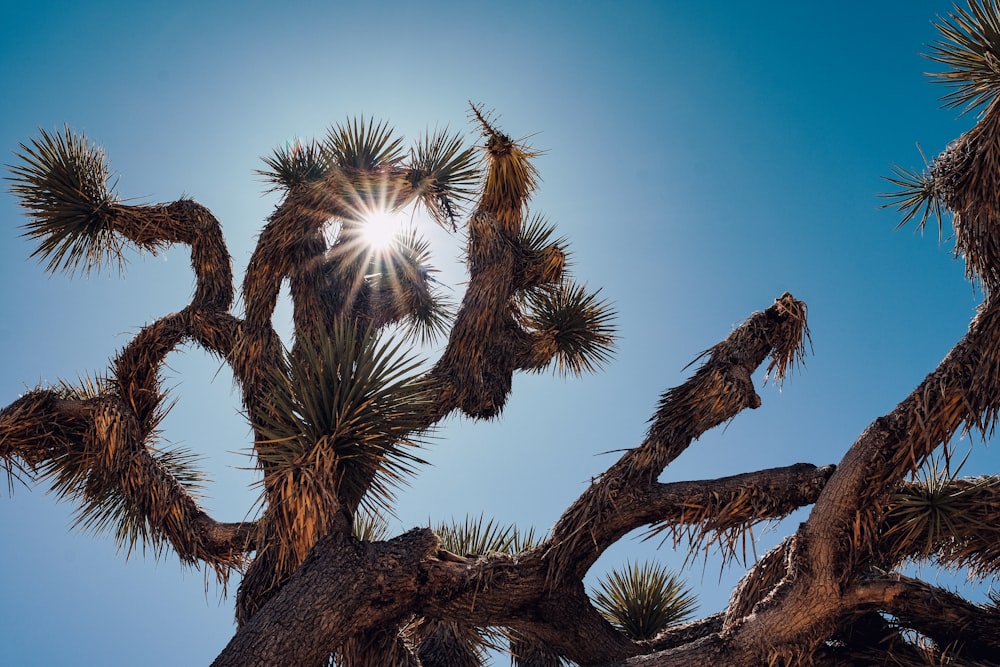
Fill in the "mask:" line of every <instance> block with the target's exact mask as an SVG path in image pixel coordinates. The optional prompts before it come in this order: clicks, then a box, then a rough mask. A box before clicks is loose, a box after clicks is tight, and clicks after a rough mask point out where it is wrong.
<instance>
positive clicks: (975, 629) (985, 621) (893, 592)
mask: <svg viewBox="0 0 1000 667" xmlns="http://www.w3.org/2000/svg"><path fill="white" fill-rule="evenodd" d="M855 595H856V596H857V597H858V599H859V600H862V601H864V602H867V603H868V604H872V605H873V606H875V607H876V608H877V609H879V610H881V611H885V612H888V613H889V614H892V615H893V616H894V617H895V618H896V620H897V621H898V623H899V624H900V625H902V626H904V627H907V628H911V629H913V630H916V631H917V632H919V633H920V634H922V635H924V636H926V637H930V638H931V639H933V640H934V641H936V642H937V643H938V644H939V645H940V646H942V647H944V646H952V648H951V649H950V650H949V652H953V653H955V654H957V655H959V656H961V657H964V658H972V659H977V658H978V659H991V660H996V658H997V656H998V655H1000V610H998V609H997V608H996V607H983V606H980V605H976V604H973V603H971V602H969V601H968V600H966V599H964V598H962V597H960V596H958V595H956V594H954V593H952V592H950V591H947V590H945V589H943V588H939V587H937V586H931V585H930V584H928V583H925V582H923V581H920V580H917V579H911V578H909V577H904V576H901V575H893V576H885V577H867V578H866V579H865V581H864V583H863V584H862V585H861V586H859V587H858V589H857V591H856V592H855Z"/></svg>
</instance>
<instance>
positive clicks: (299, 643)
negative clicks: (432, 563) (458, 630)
mask: <svg viewBox="0 0 1000 667" xmlns="http://www.w3.org/2000/svg"><path fill="white" fill-rule="evenodd" d="M437 549H438V539H437V536H436V535H434V533H432V532H431V531H430V530H428V529H415V530H412V531H410V532H408V533H406V534H404V535H401V536H399V537H396V538H394V539H392V540H390V541H388V542H379V543H372V542H359V541H357V540H355V539H354V538H352V537H350V536H347V535H344V534H342V533H338V532H333V533H330V534H328V535H327V536H326V537H324V538H323V539H321V540H320V541H319V542H318V543H317V545H316V547H315V548H314V549H313V551H312V553H311V554H310V556H309V557H308V558H307V559H306V560H305V562H304V563H303V564H302V566H301V567H300V568H299V570H298V571H297V572H296V573H295V575H293V576H292V578H291V579H289V580H288V582H287V583H286V584H285V585H284V586H283V587H282V588H281V590H280V591H279V592H278V593H276V594H275V595H274V596H273V597H272V598H271V599H270V600H269V601H268V602H267V604H266V605H265V606H264V607H263V608H262V609H261V610H260V611H259V612H258V613H256V614H255V615H254V616H253V617H251V618H250V620H249V621H247V622H246V623H245V624H244V625H243V626H242V627H241V628H240V630H239V632H237V633H236V635H235V636H234V637H233V638H232V640H230V642H229V644H228V645H227V646H226V648H225V649H224V650H223V651H222V653H221V654H220V655H219V657H218V658H216V660H215V662H213V663H212V664H213V665H214V666H215V667H226V666H227V665H232V666H233V667H255V666H256V667H267V666H270V665H279V664H283V665H302V666H304V667H308V666H309V665H325V664H326V661H327V658H328V657H329V656H330V655H331V654H332V653H334V651H335V650H336V649H337V648H338V647H339V646H341V645H342V644H343V643H344V642H345V641H346V640H347V639H348V638H349V637H352V636H354V635H357V634H358V633H359V632H362V631H365V630H367V629H370V628H377V627H380V626H386V625H392V624H394V623H397V622H398V621H399V619H400V618H401V617H402V616H404V615H405V614H406V611H407V610H409V609H412V608H414V607H415V606H416V603H417V600H418V595H419V593H420V571H421V568H420V562H421V561H422V560H423V559H424V558H425V557H427V556H428V555H429V554H431V553H434V552H436V551H437Z"/></svg>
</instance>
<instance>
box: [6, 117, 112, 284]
mask: <svg viewBox="0 0 1000 667" xmlns="http://www.w3.org/2000/svg"><path fill="white" fill-rule="evenodd" d="M20 146H21V149H20V151H19V152H16V153H15V155H16V156H17V158H18V159H19V160H20V164H16V165H8V168H9V170H10V173H11V176H9V177H8V180H10V181H11V182H12V183H13V185H12V186H11V190H12V191H13V192H14V194H15V195H16V196H17V197H18V199H19V200H20V203H21V206H23V207H24V208H26V209H28V212H29V213H28V215H29V216H30V218H31V220H30V222H28V223H27V224H26V225H24V229H25V232H24V235H25V236H27V237H29V238H31V239H32V240H34V241H37V242H38V247H37V248H36V249H35V251H34V252H33V253H32V254H31V256H32V257H37V258H38V259H40V260H43V261H45V262H46V265H45V268H46V270H47V271H49V272H52V273H55V272H56V271H66V272H67V273H70V274H72V273H74V272H75V271H76V270H77V269H82V270H83V272H85V273H89V272H90V271H91V270H92V269H95V268H97V267H99V266H100V265H101V264H103V263H105V262H110V263H113V264H115V265H116V266H118V267H119V268H120V267H121V262H122V257H121V250H122V239H121V238H119V237H117V236H116V235H115V233H114V231H113V229H112V224H111V217H110V209H111V208H112V207H114V206H115V205H116V204H117V203H118V200H117V198H116V197H115V195H114V193H113V185H109V181H110V179H111V171H110V167H109V166H108V161H107V158H106V157H105V155H104V151H103V150H102V149H101V148H100V147H98V146H95V145H92V144H91V143H90V142H89V141H88V140H87V138H86V136H85V135H83V134H76V133H74V132H73V131H72V130H70V128H69V127H64V128H63V131H62V132H61V133H59V132H57V133H54V134H50V133H48V132H46V131H45V130H41V129H40V130H39V136H38V137H37V138H34V139H31V140H30V143H29V144H21V145H20Z"/></svg>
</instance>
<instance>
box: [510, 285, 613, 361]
mask: <svg viewBox="0 0 1000 667" xmlns="http://www.w3.org/2000/svg"><path fill="white" fill-rule="evenodd" d="M599 295H600V290H597V291H595V292H589V291H587V288H586V286H584V285H577V284H573V283H563V284H561V285H559V286H558V287H557V288H555V289H547V290H537V291H535V292H533V293H531V294H530V295H529V296H528V307H529V310H530V316H529V318H528V319H529V323H530V325H531V327H532V328H533V329H535V330H536V331H538V332H541V333H543V334H545V335H548V336H551V337H552V340H553V341H554V342H555V347H556V355H555V364H556V368H557V370H558V372H560V373H562V374H573V375H580V374H581V373H583V372H585V371H586V372H595V371H597V370H598V369H600V368H601V367H602V366H603V365H604V364H606V363H607V362H608V361H610V360H611V355H612V353H613V350H614V344H615V339H616V331H617V328H616V327H615V325H614V319H615V315H616V313H615V311H614V309H613V308H611V306H610V304H609V303H608V302H607V301H604V300H602V299H600V298H599Z"/></svg>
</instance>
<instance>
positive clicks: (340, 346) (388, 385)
mask: <svg viewBox="0 0 1000 667" xmlns="http://www.w3.org/2000/svg"><path fill="white" fill-rule="evenodd" d="M419 365H420V364H419V362H417V361H415V360H414V359H413V358H412V357H407V356H404V355H401V354H400V345H399V344H394V343H393V342H392V341H390V342H388V343H380V342H378V341H377V339H376V337H375V334H374V332H372V331H367V332H366V331H358V330H356V329H355V328H354V327H352V326H349V325H343V326H338V327H335V329H334V333H333V335H331V336H325V335H321V334H317V336H316V338H315V339H305V340H300V341H298V343H297V345H296V348H295V350H294V351H293V353H292V354H290V355H289V358H288V375H287V376H285V375H277V376H275V377H274V378H273V387H272V390H271V393H270V396H269V400H268V401H267V403H268V405H269V408H270V409H269V411H268V412H267V413H266V414H260V415H257V416H256V417H255V419H254V422H255V425H256V427H257V428H258V430H259V432H260V433H261V434H262V435H263V436H264V437H265V438H266V439H265V440H263V441H261V442H258V443H257V455H258V458H259V460H260V464H261V467H262V468H263V469H264V472H265V479H264V484H265V485H266V486H268V487H272V488H273V487H275V486H276V485H282V486H287V490H288V492H287V493H284V494H281V495H282V497H283V498H284V500H283V502H284V503H286V504H287V505H288V507H286V508H285V509H287V510H289V511H291V512H292V513H293V514H294V513H297V509H296V507H295V506H296V505H297V504H300V503H302V504H309V503H313V504H317V506H315V507H302V508H299V509H302V510H303V512H304V513H305V515H310V516H313V517H314V518H315V519H316V520H321V523H322V520H323V519H328V518H329V517H325V510H324V507H323V506H324V505H325V500H324V497H323V493H327V494H334V495H333V496H332V497H330V498H327V499H326V500H329V508H330V509H332V510H335V509H337V508H338V507H339V506H342V505H348V506H356V505H357V504H358V503H360V502H361V501H362V499H364V500H366V501H367V502H369V503H370V505H371V507H372V508H373V509H382V510H388V509H389V506H390V504H391V501H392V498H393V489H394V488H395V487H397V486H399V485H400V484H401V483H403V482H404V480H405V478H406V477H407V476H408V475H410V474H412V473H413V472H414V470H415V467H416V466H417V465H419V464H422V463H424V461H423V460H422V459H420V458H419V457H418V456H417V455H416V454H415V453H414V451H415V447H416V445H417V443H416V442H415V441H414V440H413V432H414V430H415V428H417V425H418V422H419V416H420V415H421V414H423V411H424V410H425V408H426V403H427V401H428V399H429V397H428V393H427V387H426V386H425V385H424V384H423V383H422V382H421V381H420V380H418V379H417V378H416V371H417V369H418V367H419ZM310 490H313V491H316V494H314V493H311V492H310ZM317 494H318V495H317ZM352 511H353V507H352ZM319 530H320V533H322V530H323V529H322V527H320V528H319Z"/></svg>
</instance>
